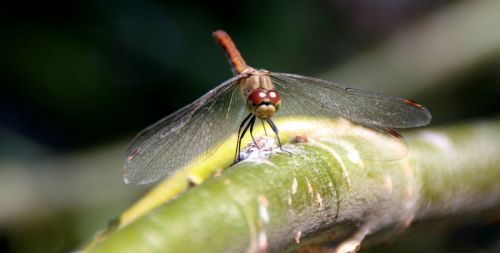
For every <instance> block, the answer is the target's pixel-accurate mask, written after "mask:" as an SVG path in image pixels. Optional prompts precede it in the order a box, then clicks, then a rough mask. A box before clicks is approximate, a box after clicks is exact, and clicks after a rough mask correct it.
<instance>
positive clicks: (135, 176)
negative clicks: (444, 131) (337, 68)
mask: <svg viewBox="0 0 500 253" xmlns="http://www.w3.org/2000/svg"><path fill="white" fill-rule="evenodd" d="M214 37H215V39H216V41H217V42H218V44H219V45H220V46H221V47H222V48H223V50H224V51H225V52H226V54H227V55H228V57H229V59H230V61H229V62H230V64H231V66H232V69H233V72H234V73H235V76H234V77H233V78H231V79H229V80H227V81H225V82H223V83H222V84H220V85H219V86H217V87H215V88H214V89H213V90H211V91H210V92H208V93H207V94H205V95H203V96H202V97H201V98H199V99H197V100H196V101H194V102H193V103H191V104H189V105H187V106H185V107H183V108H181V109H179V110H178V111H177V112H175V113H173V114H171V115H168V116H167V117H165V118H163V119H161V120H160V121H158V122H157V123H155V124H153V125H151V126H150V127H148V128H146V129H144V130H143V131H141V132H140V133H139V134H138V135H137V136H136V137H135V139H134V140H133V141H132V142H131V143H130V146H129V149H128V150H127V160H126V161H125V167H124V180H125V182H127V183H135V184H146V183H151V182H154V181H156V180H158V179H160V178H162V177H164V176H166V175H169V174H172V173H174V172H176V171H177V170H179V169H181V168H184V167H186V166H190V165H192V164H195V163H197V162H200V161H204V160H205V159H207V158H208V157H210V156H212V155H213V154H214V153H215V152H216V150H217V149H218V147H220V146H221V145H222V144H223V142H224V141H225V140H226V139H227V138H228V137H230V136H231V135H234V134H235V133H238V135H237V145H236V154H235V155H236V158H235V160H236V161H238V160H239V150H240V149H241V142H242V139H243V137H244V136H245V134H246V133H249V134H250V136H251V137H252V139H253V137H254V136H253V134H252V131H253V127H254V125H255V122H256V121H257V120H260V121H262V123H263V127H264V131H265V123H267V125H268V126H269V127H270V128H271V129H272V131H273V132H274V134H275V135H274V136H275V137H276V140H277V142H278V145H279V146H280V148H281V142H280V139H279V138H280V137H279V132H278V127H277V125H276V124H275V123H274V122H273V120H272V119H275V120H278V121H277V123H278V126H279V124H280V121H279V120H280V118H281V117H283V118H284V117H289V116H292V117H295V116H308V117H309V118H312V119H314V120H315V124H314V127H315V128H317V129H321V130H322V131H324V132H325V136H326V135H327V136H333V137H334V138H335V136H343V135H349V136H350V137H353V138H354V139H357V140H362V145H360V146H359V148H360V151H359V152H360V154H361V156H362V158H363V159H370V160H399V159H402V158H404V157H406V155H407V153H408V152H407V151H408V150H407V146H406V144H405V143H404V139H403V138H402V137H401V136H400V135H399V134H397V132H396V131H394V130H393V128H413V127H419V126H425V125H427V124H429V122H430V121H431V114H430V112H429V111H428V110H427V109H426V108H425V107H424V106H422V105H420V104H418V103H417V102H415V101H413V100H409V99H405V98H400V97H396V96H391V95H388V94H382V93H377V92H371V91H364V90H358V89H353V88H348V87H345V86H342V85H340V84H337V83H333V82H329V81H325V80H321V79H317V78H313V77H307V76H302V75H296V74H288V73H277V72H270V71H266V70H256V69H254V68H251V67H249V66H248V65H246V63H245V61H244V60H243V58H242V57H241V55H240V53H239V52H238V50H237V49H236V47H235V46H234V43H233V42H232V41H231V39H230V37H229V35H227V33H225V32H224V31H216V32H215V33H214ZM282 100H283V101H284V102H285V103H286V105H284V106H281V103H282ZM245 110H247V111H248V113H247V116H246V117H245V118H244V119H243V121H241V119H242V118H243V117H244V114H245ZM278 110H279V113H278ZM271 118H272V119H271ZM331 122H334V123H335V125H336V126H337V127H336V128H335V129H331V127H330V126H331ZM352 122H354V123H357V124H361V125H363V126H365V127H366V129H371V130H373V131H370V130H368V131H369V132H370V133H374V132H376V133H378V134H382V135H384V136H386V137H388V138H390V139H391V140H393V141H392V143H400V144H402V145H397V146H398V147H397V148H396V149H391V148H390V147H389V146H388V144H387V142H381V141H379V140H378V139H377V138H370V137H367V136H371V135H370V134H367V133H366V132H365V131H359V130H358V131H356V130H354V129H353V128H352V127H351V123H352ZM300 130H301V133H302V132H303V133H302V134H305V135H307V134H308V132H307V131H308V130H306V129H300ZM289 137H291V138H293V137H292V136H289ZM254 141H255V140H254ZM342 145H343V146H346V145H347V144H342ZM364 146H366V147H370V148H369V149H365V150H363V147H364ZM399 146H403V147H404V148H399ZM405 148H406V149H405Z"/></svg>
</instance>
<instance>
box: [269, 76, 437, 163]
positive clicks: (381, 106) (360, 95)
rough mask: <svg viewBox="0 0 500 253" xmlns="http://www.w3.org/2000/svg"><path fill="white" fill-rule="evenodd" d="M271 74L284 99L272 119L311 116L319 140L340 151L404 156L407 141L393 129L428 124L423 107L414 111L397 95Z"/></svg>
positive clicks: (376, 156) (374, 156)
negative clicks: (349, 149) (348, 149)
mask: <svg viewBox="0 0 500 253" xmlns="http://www.w3.org/2000/svg"><path fill="white" fill-rule="evenodd" d="M270 75H271V79H272V80H273V83H274V84H275V86H276V89H278V91H280V93H281V96H282V101H283V102H282V103H283V104H282V106H281V109H280V111H279V112H278V113H277V115H276V116H275V117H274V118H275V119H278V120H279V117H284V116H290V115H293V116H295V115H305V116H310V117H313V118H314V119H315V122H316V123H317V124H318V125H317V126H316V127H315V128H317V129H320V130H319V132H321V135H322V136H328V137H330V139H329V140H331V141H332V142H335V143H336V144H338V145H340V146H341V147H342V148H346V146H351V149H352V150H354V151H355V152H356V154H358V155H359V156H360V157H361V158H363V159H369V160H399V159H402V158H404V157H406V156H407V153H408V147H407V145H406V142H405V141H404V139H403V138H402V137H401V136H400V135H398V134H397V133H396V132H395V131H394V130H392V129H391V128H392V127H394V128H396V127H397V128H403V127H415V126H420V125H425V124H427V123H429V121H430V113H429V112H428V111H427V109H425V108H423V107H422V108H415V107H414V106H412V105H409V104H407V103H406V102H404V101H403V100H404V99H402V98H399V97H394V96H389V95H384V94H378V93H374V92H367V91H360V90H355V89H350V88H346V87H342V86H340V85H337V84H334V83H330V82H327V81H323V80H320V79H315V78H310V77H304V76H299V75H294V74H283V73H271V74H270ZM417 105H418V104H417ZM408 114H409V115H408ZM345 119H349V120H352V121H354V122H357V123H361V124H363V125H364V126H365V127H361V126H359V125H356V124H355V123H352V122H350V121H347V120H345ZM332 122H333V125H334V126H335V127H333V128H332ZM278 128H279V125H278ZM372 130H375V131H372ZM292 138H293V136H292ZM346 140H349V141H346Z"/></svg>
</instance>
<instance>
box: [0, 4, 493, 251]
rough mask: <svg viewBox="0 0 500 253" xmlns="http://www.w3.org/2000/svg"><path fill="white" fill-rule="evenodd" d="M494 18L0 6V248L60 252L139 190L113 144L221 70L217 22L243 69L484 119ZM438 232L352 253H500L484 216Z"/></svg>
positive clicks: (415, 8)
mask: <svg viewBox="0 0 500 253" xmlns="http://www.w3.org/2000/svg"><path fill="white" fill-rule="evenodd" d="M499 13H500V1H498V0H484V1H466V0H461V1H457V0H399V1H392V0H380V1H370V0H318V1H285V0H273V1H264V0H260V1H240V2H238V1H227V0H215V1H189V0H184V1H178V2H175V3H174V2H170V1H153V0H147V1H139V0H120V1H118V0H109V1H97V0H90V1H42V2H30V1H9V3H2V4H0V17H1V20H2V22H1V23H0V28H1V31H2V35H3V36H2V39H1V40H0V69H1V72H0V73H1V75H0V83H1V86H0V252H19V253H21V252H67V251H69V250H72V249H75V248H76V247H77V246H78V245H80V244H82V243H84V242H85V241H86V240H88V239H90V238H91V236H92V235H93V234H94V233H95V232H96V231H97V230H99V229H101V228H104V227H105V226H106V223H107V222H108V221H109V220H111V219H112V218H113V217H116V216H118V215H119V213H120V212H121V211H123V210H124V209H125V208H126V207H127V206H129V205H131V204H132V203H133V202H134V200H136V199H137V198H138V197H139V196H140V195H141V194H142V193H143V192H144V191H146V190H147V189H148V188H149V187H150V186H141V187H139V186H130V185H125V184H124V183H123V181H122V176H121V170H122V165H123V162H124V159H125V157H124V153H125V149H126V145H127V142H128V141H129V140H131V139H132V137H133V136H134V135H135V134H136V133H137V132H138V131H140V130H141V129H142V128H144V127H146V126H148V125H149V124H151V123H153V122H155V121H156V120H158V119H160V118H162V117H163V116H166V115H168V114H170V113H172V112H174V111H175V110H176V109H178V108H180V107H182V106H183V105H185V104H187V103H189V102H191V101H193V100H195V99H196V98H198V97H200V96H201V95H202V94H204V93H205V92H207V91H208V90H210V89H211V88H213V87H215V86H216V85H217V84H219V83H221V82H223V81H224V80H226V79H228V78H230V77H231V75H232V73H231V70H230V68H229V66H228V64H227V62H226V59H225V58H224V55H223V54H222V52H221V50H220V49H219V48H218V47H217V45H216V44H215V43H214V41H213V39H212V37H211V33H212V32H213V31H214V30H216V29H225V30H226V31H228V32H229V34H231V36H232V37H233V39H234V41H235V43H236V44H237V46H238V48H239V49H240V51H241V53H242V55H243V56H244V57H245V59H246V61H247V63H249V64H250V65H251V66H254V67H256V68H265V69H268V70H273V71H279V72H289V73H297V74H304V75H309V76H316V77H322V78H325V79H328V80H333V81H337V82H340V83H343V84H345V85H347V86H351V87H356V88H364V89H370V90H374V91H381V92H386V93H391V94H395V95H399V96H405V97H411V98H412V99H415V100H417V101H419V102H420V103H422V104H424V105H426V106H427V107H428V108H429V109H430V110H431V112H432V113H433V123H432V125H445V124H454V123H458V122H464V121H469V120H475V119H481V118H494V117H498V115H499V112H500V70H499V69H500V29H497V28H498V24H500V15H499ZM497 224H498V223H497ZM443 227H444V228H443ZM446 228H448V226H446V225H442V226H441V227H440V229H442V230H439V229H438V230H433V231H442V232H434V233H433V234H432V236H429V235H427V236H425V235H422V234H418V233H416V234H410V235H407V236H406V237H405V238H403V239H402V240H401V242H397V243H395V244H394V245H392V246H389V247H383V248H373V249H370V251H367V252H378V251H384V252H387V251H390V252H400V251H402V250H403V249H404V250H405V251H406V252H428V251H429V248H430V249H432V250H431V251H433V252H447V251H449V252H452V251H453V252H458V251H456V250H457V248H455V246H456V245H457V243H456V242H461V243H462V244H466V246H464V247H462V248H461V249H471V250H472V251H463V252H473V251H476V250H481V252H500V239H499V238H500V229H499V227H498V225H497V226H495V225H491V224H474V225H471V226H469V227H465V228H452V229H446ZM417 230H418V229H417ZM446 231H448V232H446ZM449 231H451V232H449ZM457 231H458V232H457ZM464 235H465V236H466V237H467V238H468V239H470V240H463V237H464ZM485 240H486V241H485ZM422 242H425V244H422ZM408 245H412V246H411V247H409V246H408ZM415 245H417V246H415ZM423 245H425V247H423ZM450 245H455V246H454V247H450ZM405 247H409V248H405ZM478 252H479V251H478Z"/></svg>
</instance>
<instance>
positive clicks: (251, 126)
mask: <svg viewBox="0 0 500 253" xmlns="http://www.w3.org/2000/svg"><path fill="white" fill-rule="evenodd" d="M255 119H256V117H255V116H254V117H252V119H251V120H250V122H249V123H248V124H250V136H251V137H252V141H253V143H254V144H255V146H257V149H258V150H260V147H259V144H257V142H256V141H255V138H254V137H253V125H254V124H255Z"/></svg>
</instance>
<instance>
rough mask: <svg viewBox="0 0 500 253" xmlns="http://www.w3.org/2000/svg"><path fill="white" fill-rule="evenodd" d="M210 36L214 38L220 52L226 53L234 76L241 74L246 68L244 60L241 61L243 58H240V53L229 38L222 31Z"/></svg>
mask: <svg viewBox="0 0 500 253" xmlns="http://www.w3.org/2000/svg"><path fill="white" fill-rule="evenodd" d="M212 35H213V36H214V38H215V41H216V42H217V44H219V46H220V47H221V48H222V50H224V52H225V53H226V57H227V59H228V61H229V64H230V65H231V68H232V70H233V72H234V74H236V75H237V74H241V73H242V72H243V70H245V69H246V68H248V66H247V64H246V63H245V60H243V57H241V54H240V51H238V49H237V48H236V46H235V45H234V42H233V40H232V39H231V37H229V34H227V33H226V32H225V31H223V30H217V31H215V32H213V33H212Z"/></svg>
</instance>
